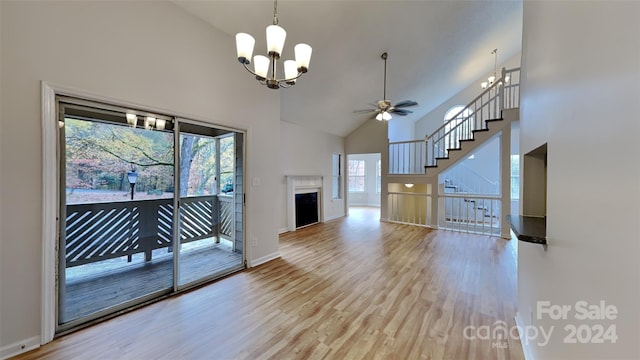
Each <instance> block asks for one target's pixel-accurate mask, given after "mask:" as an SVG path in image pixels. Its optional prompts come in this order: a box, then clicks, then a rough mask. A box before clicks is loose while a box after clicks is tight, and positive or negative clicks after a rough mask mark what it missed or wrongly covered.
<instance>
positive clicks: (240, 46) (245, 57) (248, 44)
mask: <svg viewBox="0 0 640 360" xmlns="http://www.w3.org/2000/svg"><path fill="white" fill-rule="evenodd" d="M255 44H256V39H254V38H253V36H251V35H249V34H246V33H237V34H236V51H237V53H238V61H239V62H240V63H241V64H249V63H250V62H251V56H252V55H253V47H254V45H255Z"/></svg>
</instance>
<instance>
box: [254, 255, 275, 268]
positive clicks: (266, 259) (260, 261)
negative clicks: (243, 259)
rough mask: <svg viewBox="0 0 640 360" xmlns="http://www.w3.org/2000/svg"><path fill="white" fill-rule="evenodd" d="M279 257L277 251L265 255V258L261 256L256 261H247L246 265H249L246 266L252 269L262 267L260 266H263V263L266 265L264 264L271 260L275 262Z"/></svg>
mask: <svg viewBox="0 0 640 360" xmlns="http://www.w3.org/2000/svg"><path fill="white" fill-rule="evenodd" d="M279 257H280V252H279V251H276V252H274V253H272V254H269V255H267V256H263V257H261V258H257V259H255V260H251V261H249V262H248V263H249V264H248V267H250V268H251V267H254V266H258V265H262V264H264V263H266V262H269V261H271V260H275V259H277V258H279Z"/></svg>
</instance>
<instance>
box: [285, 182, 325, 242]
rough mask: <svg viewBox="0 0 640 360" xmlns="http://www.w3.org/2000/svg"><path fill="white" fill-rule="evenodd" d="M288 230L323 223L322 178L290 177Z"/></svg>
mask: <svg viewBox="0 0 640 360" xmlns="http://www.w3.org/2000/svg"><path fill="white" fill-rule="evenodd" d="M286 178H287V230H289V231H295V230H296V229H297V228H300V227H303V226H307V225H311V224H315V223H319V222H323V220H324V219H323V211H322V189H323V186H322V182H323V181H322V176H300V175H288V176H287V177H286Z"/></svg>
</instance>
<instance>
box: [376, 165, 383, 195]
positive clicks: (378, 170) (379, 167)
mask: <svg viewBox="0 0 640 360" xmlns="http://www.w3.org/2000/svg"><path fill="white" fill-rule="evenodd" d="M381 188H382V160H378V162H377V164H376V193H378V194H380V189H381Z"/></svg>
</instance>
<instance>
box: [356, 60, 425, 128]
mask: <svg viewBox="0 0 640 360" xmlns="http://www.w3.org/2000/svg"><path fill="white" fill-rule="evenodd" d="M388 57H389V54H387V53H386V52H383V53H382V55H380V58H381V59H382V60H384V87H383V94H382V99H383V100H379V101H378V102H377V103H376V108H375V109H366V110H356V111H355V112H365V113H367V112H373V113H375V119H376V120H378V121H389V120H391V119H392V116H391V114H394V115H400V116H406V115H409V114H411V113H413V111H410V110H407V109H405V108H407V107H410V106H416V105H418V103H417V102H415V101H413V100H404V101H400V102H399V103H397V104H395V105H391V101H389V100H387V58H388Z"/></svg>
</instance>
